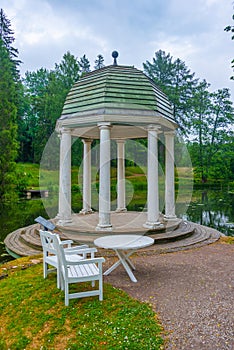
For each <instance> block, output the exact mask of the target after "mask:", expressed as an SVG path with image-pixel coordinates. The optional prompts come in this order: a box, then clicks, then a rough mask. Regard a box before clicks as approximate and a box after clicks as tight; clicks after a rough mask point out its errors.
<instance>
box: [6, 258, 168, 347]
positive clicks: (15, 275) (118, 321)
mask: <svg viewBox="0 0 234 350" xmlns="http://www.w3.org/2000/svg"><path fill="white" fill-rule="evenodd" d="M35 260H36V261H35ZM38 260H39V258H38V257H34V258H21V259H17V260H14V261H12V262H8V263H6V264H5V265H1V266H0V276H3V275H4V274H5V275H8V276H7V277H5V278H1V280H0V309H1V314H0V329H1V332H0V349H1V350H8V349H11V350H22V349H27V350H29V349H41V350H45V349H61V350H65V349H67V350H68V349H71V350H77V349H79V350H81V349H84V350H87V349H88V350H92V349H97V350H101V349H132V350H136V349H141V350H142V349H145V350H149V349H163V338H162V335H163V330H162V327H161V326H160V323H159V321H158V319H157V316H156V314H155V313H154V312H153V311H152V309H151V307H150V305H148V304H146V303H141V302H139V301H137V300H135V299H132V298H130V297H129V296H128V295H127V294H126V293H125V292H123V291H121V290H119V289H116V288H113V287H112V286H111V285H109V284H104V300H103V301H102V302H99V300H98V297H89V298H83V299H74V300H71V301H70V303H69V306H68V307H66V306H64V293H63V292H62V291H60V290H59V289H57V288H56V276H55V274H50V275H49V277H48V278H47V279H45V280H44V279H43V275H42V263H36V264H35V262H38ZM87 286H88V287H90V288H91V285H90V284H88V285H87V284H86V287H87ZM74 288H77V289H78V290H79V291H81V290H82V289H83V288H84V285H83V284H81V283H80V284H78V285H76V286H74Z"/></svg>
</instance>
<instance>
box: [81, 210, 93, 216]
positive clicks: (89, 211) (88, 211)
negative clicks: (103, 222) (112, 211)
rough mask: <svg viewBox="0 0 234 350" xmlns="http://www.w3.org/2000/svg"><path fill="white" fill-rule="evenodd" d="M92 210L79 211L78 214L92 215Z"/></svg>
mask: <svg viewBox="0 0 234 350" xmlns="http://www.w3.org/2000/svg"><path fill="white" fill-rule="evenodd" d="M92 213H93V210H92V209H82V210H81V211H80V214H83V215H87V214H92Z"/></svg>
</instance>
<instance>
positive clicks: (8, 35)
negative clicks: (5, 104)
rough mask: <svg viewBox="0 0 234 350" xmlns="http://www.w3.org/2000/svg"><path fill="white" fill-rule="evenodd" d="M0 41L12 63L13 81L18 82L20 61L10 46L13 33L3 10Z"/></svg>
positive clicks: (15, 50)
mask: <svg viewBox="0 0 234 350" xmlns="http://www.w3.org/2000/svg"><path fill="white" fill-rule="evenodd" d="M0 39H1V40H2V42H3V45H4V46H5V48H6V49H7V51H8V53H9V57H10V60H11V61H12V63H13V65H12V71H13V76H14V79H15V80H16V81H17V80H19V69H18V67H19V65H20V63H21V61H20V60H19V59H18V54H19V52H18V50H17V49H16V48H14V47H13V46H12V44H13V42H14V41H15V38H14V32H13V30H12V29H11V22H10V20H9V19H8V18H7V17H6V15H5V13H4V11H3V9H0Z"/></svg>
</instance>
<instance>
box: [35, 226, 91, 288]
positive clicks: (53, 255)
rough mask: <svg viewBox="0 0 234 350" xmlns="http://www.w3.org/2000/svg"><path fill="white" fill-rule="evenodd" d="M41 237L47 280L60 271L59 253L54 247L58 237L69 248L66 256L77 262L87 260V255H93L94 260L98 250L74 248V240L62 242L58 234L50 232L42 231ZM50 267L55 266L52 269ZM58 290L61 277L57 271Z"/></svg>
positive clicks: (66, 249) (44, 271) (81, 247)
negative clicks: (51, 274) (51, 273)
mask: <svg viewBox="0 0 234 350" xmlns="http://www.w3.org/2000/svg"><path fill="white" fill-rule="evenodd" d="M39 232H40V237H41V243H42V249H43V276H44V278H46V277H47V276H48V273H50V272H54V271H57V270H58V257H57V251H56V248H55V245H54V239H55V237H57V240H58V242H59V244H61V245H62V246H64V247H65V246H67V248H65V250H64V251H65V254H68V259H69V260H70V261H71V260H74V261H77V260H81V259H85V258H87V254H90V255H91V258H94V254H95V252H97V249H96V248H89V246H88V245H86V244H84V245H79V246H74V247H72V246H71V244H72V243H73V241H72V240H64V241H61V240H60V237H59V235H58V234H55V233H51V232H49V231H43V230H40V231H39ZM50 266H53V268H51V267H50ZM57 288H60V277H59V273H58V271H57Z"/></svg>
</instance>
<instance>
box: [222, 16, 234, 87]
mask: <svg viewBox="0 0 234 350" xmlns="http://www.w3.org/2000/svg"><path fill="white" fill-rule="evenodd" d="M232 20H233V21H234V14H233V15H232ZM224 30H225V31H226V32H231V34H232V37H231V39H232V40H234V25H232V26H231V25H229V26H227V27H226V28H224ZM231 64H232V69H233V70H234V59H233V60H232V61H231ZM230 79H232V80H234V75H233V76H231V78H230Z"/></svg>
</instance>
